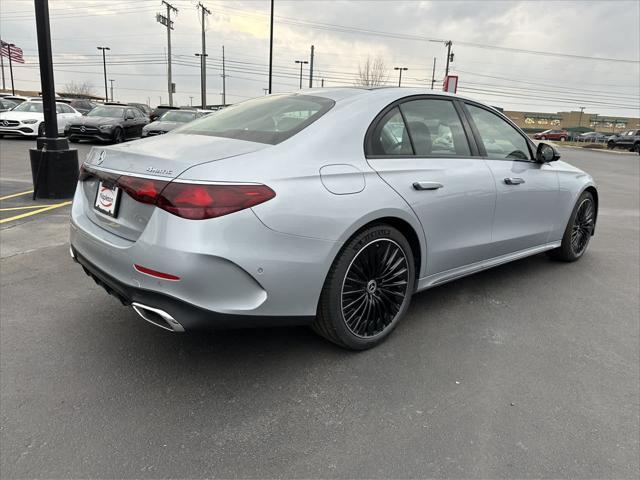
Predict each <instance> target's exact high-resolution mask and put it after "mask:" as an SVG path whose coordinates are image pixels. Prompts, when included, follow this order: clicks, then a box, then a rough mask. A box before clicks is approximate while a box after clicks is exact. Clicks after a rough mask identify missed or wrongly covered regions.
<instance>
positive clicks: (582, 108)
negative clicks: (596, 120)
mask: <svg viewBox="0 0 640 480" xmlns="http://www.w3.org/2000/svg"><path fill="white" fill-rule="evenodd" d="M583 112H584V107H580V121H579V122H578V126H579V127H581V126H582V113H583Z"/></svg>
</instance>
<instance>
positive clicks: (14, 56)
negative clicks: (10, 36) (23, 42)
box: [0, 40, 24, 63]
mask: <svg viewBox="0 0 640 480" xmlns="http://www.w3.org/2000/svg"><path fill="white" fill-rule="evenodd" d="M0 56H3V57H7V58H9V44H8V43H7V42H5V41H4V40H0ZM11 61H12V62H16V63H24V57H23V56H22V49H21V48H18V47H16V46H15V45H14V46H12V47H11Z"/></svg>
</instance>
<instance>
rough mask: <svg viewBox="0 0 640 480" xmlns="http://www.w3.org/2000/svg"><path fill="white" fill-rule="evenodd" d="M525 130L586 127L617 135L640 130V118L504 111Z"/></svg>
mask: <svg viewBox="0 0 640 480" xmlns="http://www.w3.org/2000/svg"><path fill="white" fill-rule="evenodd" d="M504 114H505V115H506V116H507V117H509V118H510V119H511V120H512V121H513V122H514V123H515V124H516V125H518V126H519V127H520V128H522V129H523V130H527V131H529V130H531V131H533V130H535V131H542V130H547V129H550V128H570V127H584V128H588V129H590V130H595V131H598V132H603V133H616V132H621V131H624V130H627V129H633V128H640V118H631V117H612V116H609V115H598V114H597V113H589V112H580V111H579V110H578V111H577V112H576V111H573V112H557V113H544V112H514V111H507V110H505V111H504Z"/></svg>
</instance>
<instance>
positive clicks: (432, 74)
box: [431, 57, 436, 90]
mask: <svg viewBox="0 0 640 480" xmlns="http://www.w3.org/2000/svg"><path fill="white" fill-rule="evenodd" d="M434 83H436V57H433V72H431V90H433V84H434Z"/></svg>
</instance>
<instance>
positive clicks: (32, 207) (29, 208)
mask: <svg viewBox="0 0 640 480" xmlns="http://www.w3.org/2000/svg"><path fill="white" fill-rule="evenodd" d="M50 206H51V205H29V206H22V207H5V208H0V212H12V211H14V210H33V209H34V208H44V207H50Z"/></svg>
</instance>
